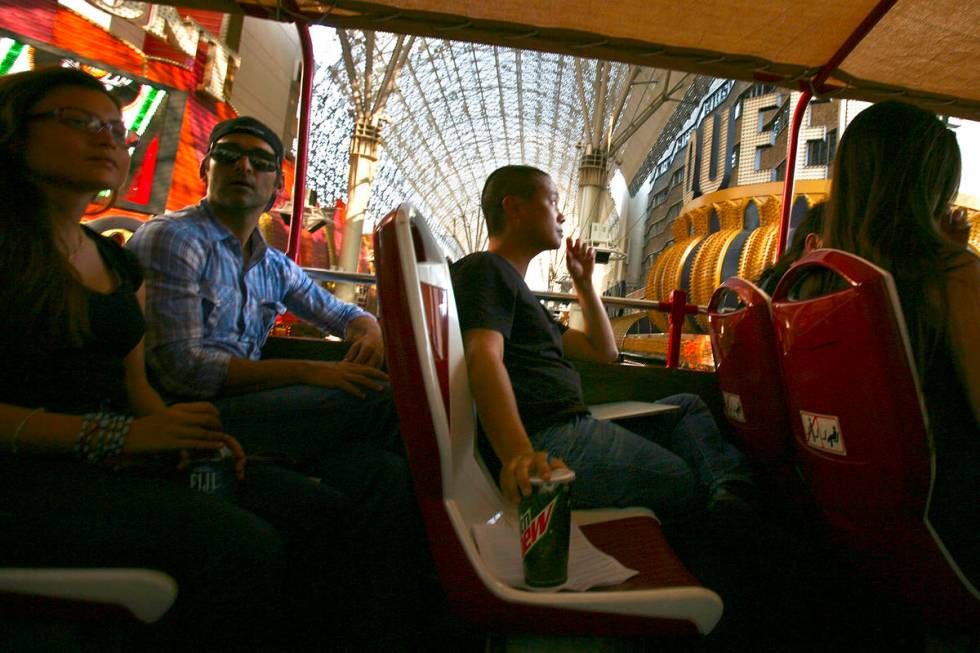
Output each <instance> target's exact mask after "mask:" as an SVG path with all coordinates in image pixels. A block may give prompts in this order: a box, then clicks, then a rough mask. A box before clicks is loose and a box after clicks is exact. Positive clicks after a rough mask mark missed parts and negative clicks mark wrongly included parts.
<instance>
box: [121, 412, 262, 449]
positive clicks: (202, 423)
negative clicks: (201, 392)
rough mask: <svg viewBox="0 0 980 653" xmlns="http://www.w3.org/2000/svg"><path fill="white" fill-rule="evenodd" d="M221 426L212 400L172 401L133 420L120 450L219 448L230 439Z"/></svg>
mask: <svg viewBox="0 0 980 653" xmlns="http://www.w3.org/2000/svg"><path fill="white" fill-rule="evenodd" d="M221 429H222V427H221V419H220V418H219V415H218V409H217V408H215V407H214V404H210V403H208V402H205V401H199V402H194V403H186V404H174V405H173V406H169V407H167V408H166V409H165V410H162V411H160V412H157V413H153V414H151V415H147V416H146V417H141V418H139V419H137V420H134V421H133V423H132V425H131V426H130V427H129V434H128V435H127V436H126V441H125V443H124V444H123V453H124V454H149V453H159V452H163V451H180V450H182V449H210V450H215V449H220V448H221V447H222V446H223V445H225V444H227V443H226V441H225V440H226V439H230V438H229V436H228V435H227V434H225V433H222V431H221ZM236 445H237V443H236ZM238 449H239V450H241V447H240V446H239V447H238ZM232 451H233V452H234V449H232ZM242 455H243V456H244V454H242Z"/></svg>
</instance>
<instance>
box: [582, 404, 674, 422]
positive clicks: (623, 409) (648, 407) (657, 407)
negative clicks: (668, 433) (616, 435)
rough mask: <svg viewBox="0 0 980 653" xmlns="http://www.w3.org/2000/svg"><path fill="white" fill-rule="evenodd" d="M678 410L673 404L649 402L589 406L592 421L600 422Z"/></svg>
mask: <svg viewBox="0 0 980 653" xmlns="http://www.w3.org/2000/svg"><path fill="white" fill-rule="evenodd" d="M675 410H680V406H675V405H674V404H658V403H656V402H653V403H651V402H649V401H613V402H610V403H608V404H593V405H592V406H589V412H590V413H592V419H597V420H600V421H605V420H616V419H628V418H631V417H646V416H648V415H656V414H657V413H669V412H672V411H675Z"/></svg>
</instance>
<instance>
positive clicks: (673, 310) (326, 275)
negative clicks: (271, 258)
mask: <svg viewBox="0 0 980 653" xmlns="http://www.w3.org/2000/svg"><path fill="white" fill-rule="evenodd" d="M303 270H304V271H305V272H306V273H307V274H308V275H310V276H311V277H312V278H314V279H316V280H317V281H340V282H345V281H347V282H350V281H353V282H355V283H376V280H375V278H374V275H373V274H364V273H361V272H345V271H343V270H325V269H323V268H303ZM531 292H532V294H534V296H535V297H537V298H538V299H549V300H553V301H561V302H565V301H567V302H577V301H578V297H577V296H576V295H573V294H571V293H563V292H549V291H546V290H532V291H531ZM599 299H600V300H601V301H602V303H603V304H604V305H607V306H625V307H628V308H640V309H646V310H653V311H661V312H663V313H667V314H668V323H669V324H670V329H669V330H668V337H667V367H668V368H674V367H677V365H678V363H679V362H680V356H681V328H682V326H683V324H684V318H685V317H686V316H688V315H698V314H700V315H705V314H707V312H708V307H707V306H698V305H696V304H688V303H687V293H686V292H684V291H683V290H672V291H671V292H670V299H669V301H666V302H659V301H653V300H649V299H633V298H630V297H608V296H602V297H600V298H599Z"/></svg>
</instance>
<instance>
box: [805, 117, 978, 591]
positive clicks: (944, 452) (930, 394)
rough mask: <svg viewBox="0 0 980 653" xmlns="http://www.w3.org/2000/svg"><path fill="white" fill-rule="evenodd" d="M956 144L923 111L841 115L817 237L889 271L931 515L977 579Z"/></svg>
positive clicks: (970, 372) (974, 440)
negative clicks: (925, 446)
mask: <svg viewBox="0 0 980 653" xmlns="http://www.w3.org/2000/svg"><path fill="white" fill-rule="evenodd" d="M959 180H960V151H959V146H958V145H957V143H956V137H955V136H954V135H953V133H952V132H951V131H950V130H949V129H948V128H947V127H946V126H945V125H944V124H943V123H942V122H941V121H940V120H939V119H938V118H937V117H936V116H935V115H934V114H932V113H930V112H928V111H925V110H923V109H920V108H918V107H915V106H912V105H909V104H905V103H902V102H894V101H889V102H882V103H881V104H877V105H874V106H872V107H870V108H868V109H866V110H865V111H863V112H861V113H860V114H858V116H857V117H856V118H855V119H854V120H853V121H852V122H851V124H850V125H849V126H848V128H847V130H846V131H845V132H844V136H843V137H842V138H841V142H840V146H839V147H838V149H837V157H836V160H835V162H834V175H833V180H832V184H831V188H832V190H831V195H830V199H829V201H828V202H827V207H826V213H825V218H824V225H825V226H824V233H823V243H824V246H826V247H833V248H836V249H842V250H845V251H848V252H852V253H854V254H857V255H858V256H861V257H862V258H865V259H867V260H868V261H871V262H872V263H874V264H875V265H878V266H879V267H881V268H884V269H885V270H887V271H888V272H890V273H891V275H892V277H893V278H894V280H895V285H896V287H897V290H898V295H899V299H900V302H901V308H902V311H903V313H904V316H905V322H906V325H907V327H908V332H909V339H910V341H911V347H912V355H913V358H914V361H915V367H916V370H917V372H918V375H919V379H920V382H921V387H922V390H923V393H924V395H925V402H926V409H927V412H928V414H929V426H930V431H931V433H932V437H933V442H934V446H935V452H936V457H937V461H938V466H937V475H936V482H935V486H934V490H933V501H932V512H931V515H930V517H931V521H932V523H933V525H934V526H935V527H936V529H937V531H939V533H940V535H941V536H942V539H943V542H944V544H945V545H946V546H947V548H949V549H950V551H951V552H952V553H953V555H954V558H955V559H956V560H957V562H958V563H959V564H960V566H961V568H962V569H963V571H964V572H965V573H966V574H967V576H968V577H969V578H971V579H972V581H973V582H974V583H977V582H978V581H980V563H978V559H980V514H978V511H977V506H980V429H978V423H980V348H978V346H977V343H980V259H978V257H977V256H976V254H975V253H974V252H973V251H971V250H970V249H969V248H968V247H967V246H966V237H967V234H968V232H969V225H968V224H966V221H965V216H964V213H963V211H962V210H959V209H958V210H953V209H952V205H951V203H952V202H953V200H954V199H955V196H956V192H957V190H958V187H959Z"/></svg>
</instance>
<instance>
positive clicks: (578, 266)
mask: <svg viewBox="0 0 980 653" xmlns="http://www.w3.org/2000/svg"><path fill="white" fill-rule="evenodd" d="M565 265H566V266H567V267H568V273H569V274H570V275H571V277H572V283H573V284H574V285H575V294H576V295H578V302H579V307H580V308H581V309H582V318H583V319H584V321H585V331H584V332H583V331H579V330H578V329H569V330H568V331H566V332H565V335H564V336H562V344H563V345H564V348H565V354H566V355H567V356H568V357H569V358H574V359H577V360H587V361H595V362H597V363H612V362H614V361H615V360H616V359H617V358H618V356H619V348H618V347H617V346H616V337H615V336H614V335H613V330H612V324H610V322H609V316H608V315H607V314H606V309H605V308H603V306H602V301H600V299H599V293H598V292H597V291H596V289H595V286H594V285H593V284H592V272H593V270H595V250H593V249H592V248H591V247H586V246H585V245H584V244H583V243H582V242H581V241H580V240H576V241H574V242H573V241H572V239H571V238H568V239H567V240H566V242H565Z"/></svg>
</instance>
